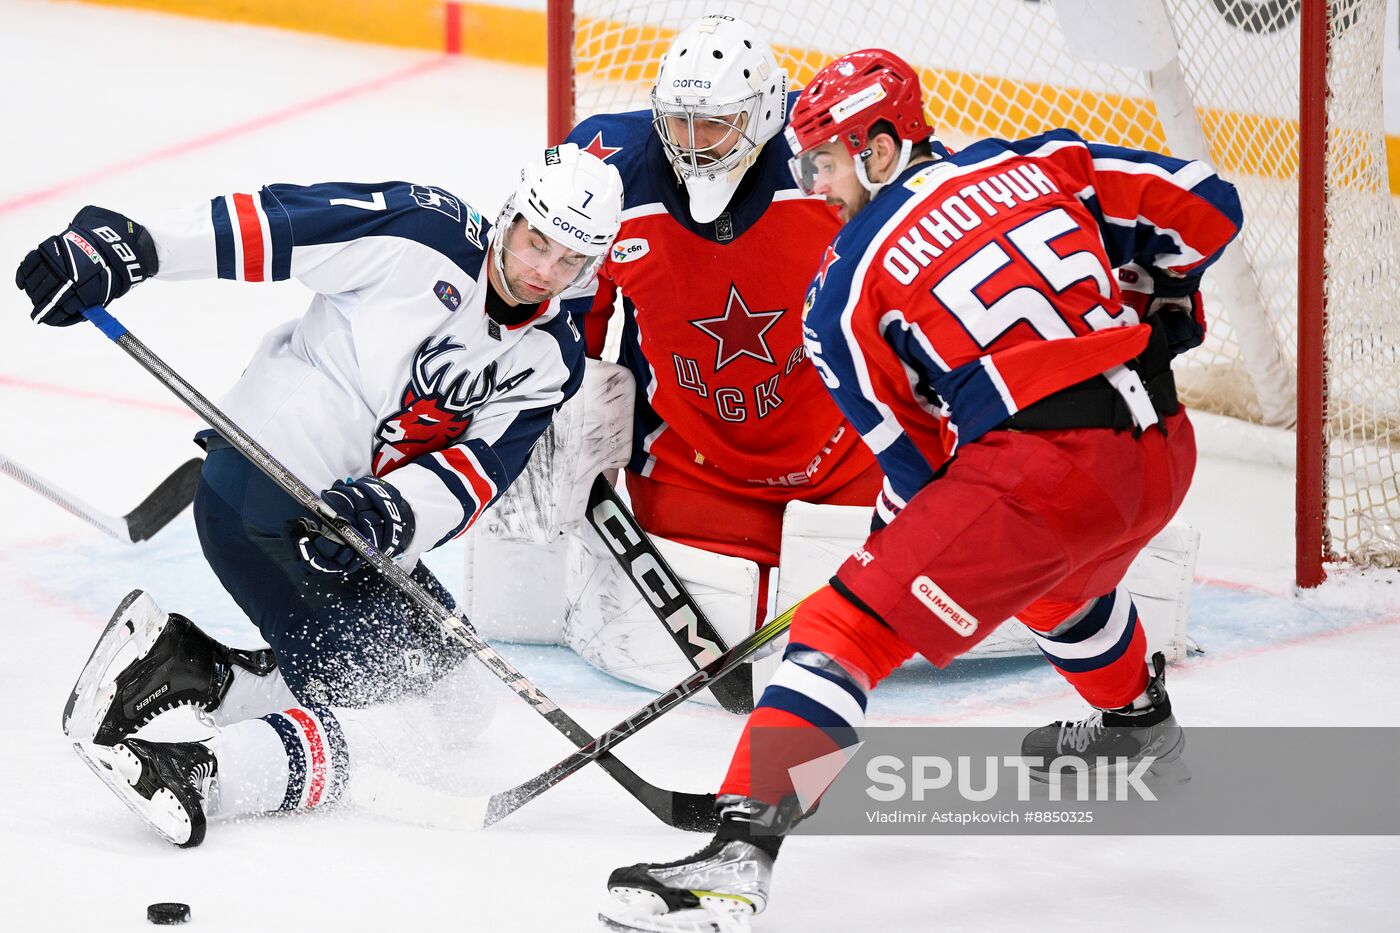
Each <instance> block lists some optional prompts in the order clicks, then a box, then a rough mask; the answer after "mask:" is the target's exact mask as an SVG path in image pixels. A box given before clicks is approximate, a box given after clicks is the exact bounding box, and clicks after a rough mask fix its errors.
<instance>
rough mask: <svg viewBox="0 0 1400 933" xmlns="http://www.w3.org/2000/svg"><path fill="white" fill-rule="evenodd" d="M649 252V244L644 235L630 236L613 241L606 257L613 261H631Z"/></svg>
mask: <svg viewBox="0 0 1400 933" xmlns="http://www.w3.org/2000/svg"><path fill="white" fill-rule="evenodd" d="M649 252H651V244H650V243H649V242H647V239H646V238H645V237H631V238H629V239H626V240H618V241H617V242H616V243H614V244H613V246H612V252H611V255H609V257H608V258H609V259H611V260H612V261H613V262H632V261H633V260H635V259H641V258H642V257H643V256H645V255H646V254H647V253H649Z"/></svg>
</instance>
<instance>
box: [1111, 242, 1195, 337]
mask: <svg viewBox="0 0 1400 933" xmlns="http://www.w3.org/2000/svg"><path fill="white" fill-rule="evenodd" d="M1143 273H1146V274H1145V275H1144V274H1143ZM1118 285H1119V287H1120V288H1121V289H1122V291H1123V303H1124V304H1126V305H1131V306H1132V307H1133V308H1134V309H1136V310H1137V313H1138V317H1139V318H1140V319H1141V320H1143V321H1146V320H1147V319H1149V318H1151V317H1156V318H1158V319H1159V321H1160V322H1161V327H1162V335H1163V336H1164V337H1166V338H1167V349H1169V350H1170V351H1171V355H1172V356H1173V357H1176V356H1180V355H1181V354H1183V353H1185V352H1186V351H1187V350H1194V349H1195V348H1196V347H1199V346H1200V345H1201V343H1202V342H1203V341H1204V340H1205V339H1206V314H1205V303H1204V302H1203V301H1202V300H1201V291H1200V288H1201V280H1200V277H1199V276H1175V275H1169V274H1168V273H1166V272H1163V271H1162V270H1160V269H1143V268H1142V267H1141V266H1138V265H1136V264H1131V265H1127V266H1124V267H1122V268H1121V269H1119V270H1118Z"/></svg>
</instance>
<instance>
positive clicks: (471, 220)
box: [466, 204, 482, 249]
mask: <svg viewBox="0 0 1400 933" xmlns="http://www.w3.org/2000/svg"><path fill="white" fill-rule="evenodd" d="M481 223H482V221H481V211H479V210H477V209H476V208H474V207H472V206H471V205H470V204H468V205H467V227H466V231H467V242H468V243H470V244H471V245H472V246H475V247H476V248H477V249H481Z"/></svg>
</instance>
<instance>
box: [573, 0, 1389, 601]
mask: <svg viewBox="0 0 1400 933" xmlns="http://www.w3.org/2000/svg"><path fill="white" fill-rule="evenodd" d="M1127 2H1128V0H1058V3H1059V5H1060V6H1061V7H1062V8H1063V9H1062V10H1061V11H1060V14H1059V15H1057V10H1056V3H1052V2H1050V0H1040V2H1037V0H937V2H930V0H883V2H877V3H867V2H861V3H854V2H842V0H800V2H796V0H763V2H751V3H743V4H734V3H723V2H705V0H549V40H550V42H549V59H550V65H549V68H550V73H549V89H550V113H549V121H550V123H549V133H550V137H551V139H552V140H554V141H557V140H560V139H562V138H563V137H564V136H565V135H566V134H567V132H568V130H569V129H570V128H571V126H572V125H573V124H574V123H575V122H577V121H578V120H580V119H582V118H584V117H586V116H588V115H590V114H593V113H599V112H604V111H618V110H633V109H644V108H646V107H648V94H649V92H650V89H651V85H652V82H653V81H654V80H655V76H656V66H657V62H658V61H659V59H660V57H661V55H662V54H663V53H664V52H665V50H666V48H667V47H668V46H669V44H670V42H671V40H672V39H673V38H674V37H675V35H676V33H677V32H678V31H679V30H680V29H681V28H683V27H684V26H686V25H687V24H689V23H691V22H693V21H695V20H696V19H698V18H699V17H701V16H703V15H705V14H706V13H712V12H718V13H728V14H731V15H735V16H739V17H742V18H743V19H745V20H747V21H748V22H750V23H752V24H753V25H754V26H756V27H757V28H758V29H759V30H760V31H761V32H762V33H763V34H765V35H766V36H767V37H768V39H769V41H770V42H771V43H772V44H773V46H774V50H775V52H776V53H777V56H778V61H779V62H780V63H781V64H782V65H783V66H784V67H785V68H787V70H788V73H789V75H790V76H791V78H792V80H793V86H794V87H800V86H801V85H802V84H803V83H805V82H806V81H807V80H809V79H810V78H811V76H812V74H813V73H814V72H815V71H816V70H817V69H818V68H819V67H821V66H822V65H823V64H825V63H826V62H827V61H830V60H831V59H832V58H834V57H836V56H838V55H840V54H843V53H845V52H848V51H851V50H853V49H857V48H864V47H869V46H879V47H885V48H889V49H891V50H893V51H895V52H897V53H899V54H900V55H902V56H903V57H905V58H906V59H907V60H908V61H909V62H910V63H911V64H913V65H914V66H915V68H917V69H918V70H919V73H920V75H921V78H922V82H923V87H924V93H925V98H926V101H927V103H928V110H929V112H928V116H929V120H930V123H931V125H932V126H933V127H934V130H935V132H936V133H937V134H938V136H939V138H941V139H942V140H944V141H945V142H947V143H948V144H950V145H952V146H954V147H957V146H959V145H964V144H966V143H967V142H968V141H970V140H972V139H976V138H979V137H983V136H1000V137H1008V138H1015V137H1020V136H1027V135H1031V134H1035V133H1039V132H1042V131H1044V130H1048V129H1052V128H1055V127H1060V126H1065V127H1069V128H1071V129H1074V130H1076V131H1077V132H1079V133H1080V134H1082V135H1083V136H1085V137H1086V138H1088V139H1093V140H1099V141H1102V142H1107V143H1113V144H1118V145H1126V146H1136V147H1145V148H1151V149H1157V150H1160V151H1164V152H1170V153H1172V154H1175V155H1179V156H1184V157H1190V158H1205V159H1207V160H1208V161H1210V162H1211V163H1212V164H1213V165H1215V166H1216V167H1217V169H1218V170H1219V171H1220V172H1221V174H1222V175H1224V176H1225V177H1226V178H1228V179H1229V180H1231V181H1232V182H1234V183H1235V184H1236V185H1237V186H1238V188H1239V190H1240V195H1241V198H1242V200H1243V202H1244V211H1245V226H1244V230H1243V232H1242V234H1241V236H1240V238H1239V240H1238V241H1237V245H1236V246H1233V247H1232V248H1231V249H1230V250H1229V251H1227V255H1226V257H1225V258H1224V259H1222V260H1221V262H1220V263H1218V264H1217V265H1216V267H1215V268H1214V269H1213V270H1212V271H1211V273H1210V274H1209V275H1207V276H1206V289H1205V290H1206V300H1207V314H1208V316H1209V318H1210V322H1211V323H1210V332H1209V334H1208V336H1207V338H1206V342H1205V344H1204V345H1203V346H1202V347H1199V348H1197V349H1196V350H1193V351H1192V352H1190V353H1189V354H1187V355H1185V356H1184V357H1181V358H1179V359H1178V360H1177V361H1176V365H1175V370H1176V373H1177V377H1178V384H1179V386H1180V390H1181V395H1182V399H1183V401H1185V402H1186V404H1188V405H1189V406H1191V407H1192V408H1194V409H1198V410H1207V411H1213V412H1217V413H1219V414H1223V415H1228V416H1231V417H1232V418H1236V419H1241V420H1243V421H1249V422H1256V423H1260V424H1265V425H1272V426H1274V427H1276V428H1279V429H1296V435H1297V437H1296V441H1297V443H1296V456H1297V459H1296V474H1297V480H1298V493H1297V504H1296V507H1297V531H1298V540H1297V579H1298V583H1299V584H1300V585H1303V586H1312V585H1316V584H1318V583H1320V582H1321V581H1322V580H1323V578H1324V567H1323V565H1324V562H1326V561H1333V560H1336V561H1344V562H1347V563H1349V564H1353V565H1359V566H1368V567H1395V566H1400V488H1397V479H1396V474H1397V466H1400V350H1397V347H1398V346H1400V278H1397V268H1398V266H1397V258H1400V257H1398V256H1397V253H1400V242H1397V216H1396V207H1395V202H1394V201H1393V200H1392V197H1391V189H1390V183H1389V178H1388V171H1387V157H1386V140H1385V135H1384V128H1383V117H1382V104H1381V93H1382V82H1381V73H1382V68H1381V62H1382V52H1383V45H1382V43H1383V38H1384V36H1385V35H1386V32H1387V30H1386V28H1385V0H1134V2H1136V3H1137V4H1138V6H1139V7H1141V5H1142V4H1144V3H1148V2H1150V3H1153V4H1156V6H1157V7H1160V10H1161V12H1162V13H1163V14H1165V16H1166V17H1167V19H1168V20H1169V22H1170V29H1169V30H1162V31H1161V32H1167V33H1169V34H1170V37H1169V38H1168V39H1167V40H1165V41H1167V42H1168V43H1169V46H1168V47H1169V49H1170V52H1169V53H1168V58H1169V60H1166V61H1153V62H1151V63H1150V64H1148V66H1147V67H1149V68H1151V70H1148V71H1144V70H1140V68H1132V67H1124V66H1123V65H1121V64H1109V63H1106V61H1105V59H1108V60H1111V59H1112V58H1113V57H1114V56H1113V55H1112V54H1108V55H1093V54H1090V55H1088V56H1087V57H1086V55H1085V53H1084V51H1083V43H1082V42H1080V43H1079V44H1078V46H1077V47H1078V48H1079V49H1080V52H1079V55H1078V56H1076V54H1074V53H1073V52H1072V51H1071V48H1072V47H1076V43H1075V38H1076V37H1075V36H1074V35H1073V33H1074V31H1075V30H1076V29H1080V30H1081V33H1082V27H1079V26H1076V25H1075V24H1074V23H1073V22H1072V21H1071V20H1072V19H1074V17H1073V16H1072V15H1071V14H1072V10H1071V8H1072V7H1077V8H1078V9H1079V16H1078V19H1079V20H1080V21H1081V22H1082V21H1083V19H1084V13H1085V10H1086V9H1087V10H1088V11H1089V12H1090V14H1092V12H1093V8H1094V4H1096V3H1110V4H1112V3H1127ZM1120 9H1121V7H1120ZM1067 34H1068V35H1067ZM1158 38H1159V40H1160V37H1158ZM1172 40H1174V41H1172ZM1154 41H1156V40H1154ZM1159 44H1160V42H1159ZM1107 45H1109V46H1112V45H1114V43H1107ZM1120 57H1121V55H1120ZM1088 58H1094V59H1096V60H1088ZM1134 61H1136V59H1135V60H1134ZM1249 433H1250V432H1248V431H1247V430H1242V431H1241V436H1242V438H1243V437H1247V436H1248V435H1249ZM1255 433H1258V432H1255ZM1241 443H1242V444H1245V443H1248V442H1247V441H1244V440H1242V441H1241Z"/></svg>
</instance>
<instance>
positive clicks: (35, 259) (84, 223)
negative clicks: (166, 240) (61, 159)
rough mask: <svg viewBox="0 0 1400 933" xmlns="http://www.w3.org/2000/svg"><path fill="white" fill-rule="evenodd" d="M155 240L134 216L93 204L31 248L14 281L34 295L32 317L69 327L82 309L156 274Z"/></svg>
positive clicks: (106, 300)
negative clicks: (70, 222) (60, 231)
mask: <svg viewBox="0 0 1400 933" xmlns="http://www.w3.org/2000/svg"><path fill="white" fill-rule="evenodd" d="M157 265H158V263H157V260H156V245H155V243H154V242H153V241H152V240H151V235H150V234H149V233H147V232H146V228H145V227H142V226H141V225H140V224H138V223H136V222H135V221H132V220H129V219H128V218H126V217H123V216H122V215H121V214H118V213H116V212H114V211H109V210H104V209H103V208H100V207H93V206H91V205H89V206H87V207H85V208H83V209H82V210H80V211H78V215H77V216H76V217H74V218H73V223H72V224H71V225H70V226H69V227H68V229H67V230H65V231H63V232H62V233H60V234H59V235H58V236H51V237H49V238H48V239H47V240H45V241H44V242H42V243H40V244H39V247H38V249H34V250H31V251H30V252H29V255H28V256H25V257H24V261H23V262H21V263H20V264H19V270H18V271H17V272H16V273H15V285H16V286H18V287H19V288H20V289H21V290H22V291H24V293H25V294H27V295H28V296H29V301H30V303H31V304H33V305H34V310H33V311H31V312H30V314H29V316H30V318H32V319H33V320H35V321H38V322H40V323H43V324H52V325H54V326H55V327H67V326H68V325H69V324H76V323H77V322H78V321H81V320H83V314H82V312H83V311H84V310H86V309H87V308H91V307H93V306H94V305H105V304H108V303H110V302H112V301H115V300H116V299H118V298H120V297H121V296H122V295H125V294H126V293H127V292H129V291H131V286H133V285H135V284H136V283H137V282H141V281H144V280H145V279H148V278H150V277H151V276H153V275H155V274H156V267H157Z"/></svg>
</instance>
